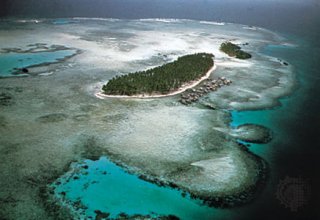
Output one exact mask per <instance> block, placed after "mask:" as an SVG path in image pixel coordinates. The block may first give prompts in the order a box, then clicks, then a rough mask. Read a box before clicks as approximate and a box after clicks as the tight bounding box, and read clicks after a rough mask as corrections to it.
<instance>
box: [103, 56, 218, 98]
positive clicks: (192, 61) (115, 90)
mask: <svg viewBox="0 0 320 220" xmlns="http://www.w3.org/2000/svg"><path fill="white" fill-rule="evenodd" d="M213 57H214V56H213V54H209V53H197V54H191V55H186V56H182V57H179V58H178V59H177V60H176V61H174V62H171V63H167V64H164V65H163V66H159V67H155V68H152V69H148V70H145V71H138V72H135V73H129V74H127V75H123V76H116V77H114V78H112V79H111V80H110V81H108V83H107V84H106V85H104V86H103V87H102V90H103V91H104V93H105V94H107V95H139V94H148V95H151V94H167V93H170V92H172V91H174V90H176V89H178V88H179V87H181V86H182V85H183V84H185V83H187V82H190V81H193V80H196V79H199V78H201V77H202V76H204V75H205V74H206V73H207V72H208V70H209V69H210V68H211V67H212V66H213Z"/></svg>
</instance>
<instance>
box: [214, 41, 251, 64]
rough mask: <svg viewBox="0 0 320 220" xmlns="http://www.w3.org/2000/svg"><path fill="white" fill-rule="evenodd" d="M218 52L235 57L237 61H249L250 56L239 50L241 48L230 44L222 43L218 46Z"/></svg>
mask: <svg viewBox="0 0 320 220" xmlns="http://www.w3.org/2000/svg"><path fill="white" fill-rule="evenodd" d="M220 50H221V51H223V52H225V53H226V54H228V55H229V56H231V57H235V58H238V59H242V60H245V59H249V58H251V54H249V53H247V52H245V51H243V50H241V47H240V46H238V45H236V44H233V43H231V42H229V41H228V42H224V43H222V44H221V45H220Z"/></svg>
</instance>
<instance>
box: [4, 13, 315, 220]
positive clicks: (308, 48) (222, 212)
mask: <svg viewBox="0 0 320 220" xmlns="http://www.w3.org/2000/svg"><path fill="white" fill-rule="evenodd" d="M297 11H299V10H294V12H292V13H296V12H297ZM319 14H320V13H319ZM160 15H161V16H162V17H170V18H172V17H174V16H175V15H174V13H169V12H167V13H162V14H161V13H160ZM289 15H291V16H290V17H291V18H292V20H291V21H290V23H289V21H288V20H287V23H285V22H284V20H281V19H280V18H279V19H274V18H273V19H271V18H270V19H269V20H268V19H264V20H261V18H258V17H260V16H258V15H256V16H257V19H255V17H251V18H249V17H245V18H243V19H242V20H241V19H239V20H237V19H238V18H234V17H232V16H229V17H228V15H223V14H221V15H220V17H219V22H221V21H222V22H223V21H228V22H230V21H231V22H234V23H243V24H248V25H252V24H254V25H257V26H262V27H266V28H268V29H271V30H272V31H275V32H277V33H279V34H280V35H282V36H284V37H285V38H287V39H289V40H290V41H291V42H293V44H294V45H296V46H295V47H292V46H281V47H277V46H274V45H268V46H266V47H265V48H263V49H262V50H261V53H264V54H267V55H271V56H274V57H277V58H280V59H283V60H286V61H288V62H289V63H290V65H292V66H293V67H294V72H295V74H296V79H297V86H296V88H295V91H294V92H293V93H292V94H290V95H289V96H286V97H283V98H281V99H280V103H279V105H278V106H275V107H273V108H271V109H260V110H255V111H231V112H230V113H231V115H232V121H231V126H237V125H241V124H245V123H254V124H259V125H263V126H265V127H267V128H269V129H271V130H272V133H273V139H272V141H271V142H270V143H267V144H250V146H249V149H250V150H251V151H252V152H254V153H255V154H257V155H259V156H260V157H262V158H263V159H265V160H266V161H267V162H268V164H269V169H270V172H269V178H268V182H267V185H266V188H265V189H264V190H263V192H262V193H261V194H260V195H259V197H258V198H256V199H255V200H254V201H252V202H251V203H250V204H247V205H244V206H241V207H238V208H232V209H210V210H207V209H208V208H207V207H203V206H200V205H199V204H198V203H197V202H195V201H190V199H189V198H188V196H187V198H183V197H182V196H181V192H178V191H175V190H172V189H166V188H161V189H157V188H156V187H155V186H154V185H152V184H149V183H144V184H145V186H144V187H147V188H149V189H150V191H151V194H152V196H153V197H155V198H163V197H164V200H162V201H168V203H169V202H172V200H171V199H170V196H173V198H175V200H174V201H176V202H177V203H181V204H185V207H182V209H181V210H178V211H176V210H170V206H167V207H166V208H164V209H167V210H166V211H164V212H163V213H164V214H167V213H168V214H175V213H172V211H173V212H177V213H179V212H181V213H182V214H186V213H187V212H186V210H185V208H186V207H190V209H189V208H188V211H189V212H192V211H193V210H194V211H195V212H196V213H198V214H199V213H202V214H203V215H202V218H201V219H319V218H320V213H319V209H318V208H317V207H318V204H319V198H320V196H319V193H320V190H319V187H318V186H320V177H319V168H320V167H319V162H318V161H319V157H320V149H319V146H320V134H319V128H320V115H319V109H320V101H319V100H320V99H319V98H318V97H317V96H318V94H320V86H319V83H320V71H319V70H320V62H319V60H320V43H319V39H320V25H319V21H320V15H318V16H315V17H312V18H310V19H304V18H300V17H299V16H295V14H290V11H289V12H288V13H287V17H289ZM118 16H119V17H121V16H125V15H121V14H120V15H119V14H118ZM188 16H189V15H188V13H186V12H185V13H184V14H183V13H182V12H181V13H179V14H178V15H177V18H181V17H183V18H189V17H188ZM197 16H199V18H200V19H201V20H212V16H211V15H209V14H206V13H203V14H202V15H197ZM284 17H286V16H284ZM146 18H148V17H146ZM266 20H267V21H269V22H267V21H266ZM280 20H281V21H280ZM259 22H260V23H259ZM56 23H57V24H64V21H63V20H57V22H56ZM7 71H8V70H7ZM86 163H88V164H90V167H91V166H92V167H94V168H95V166H98V165H95V164H94V163H102V167H103V168H107V167H108V169H110V170H106V171H107V173H108V172H111V173H112V172H115V171H116V172H118V173H121V175H129V174H127V173H126V174H124V173H122V172H123V171H121V170H118V169H119V168H117V167H116V166H114V165H112V164H110V162H108V161H107V160H106V159H105V158H101V159H100V160H99V161H98V162H92V161H86ZM103 163H105V164H103ZM100 165H101V164H100ZM100 168H101V167H100V166H98V170H97V172H98V171H100V170H99V169H100ZM92 175H95V174H94V173H93V174H92ZM106 176H107V175H106ZM286 177H289V178H292V179H299V180H301V182H300V183H299V184H300V186H303V189H304V193H305V194H304V195H303V196H302V198H300V200H299V201H300V202H301V201H302V203H301V204H302V205H301V206H300V205H298V208H297V210H292V209H291V207H292V206H294V204H293V205H292V204H290V203H286V202H284V201H282V200H281V199H279V194H281V189H283V188H281V187H282V186H283V183H286V182H285V180H286ZM92 178H94V177H92ZM120 178H121V177H120ZM128 178H129V179H131V180H132V181H133V182H135V183H136V182H137V181H141V180H139V179H138V178H137V177H135V176H130V177H128ZM80 180H81V178H80ZM80 180H78V182H75V183H79V182H80V183H81V181H82V180H81V181H80ZM287 180H288V179H287ZM114 181H118V180H114ZM70 184H73V183H70ZM299 184H298V185H299ZM66 187H69V188H70V189H71V188H72V186H71V185H67V186H66ZM74 188H76V187H74ZM299 189H300V188H298V189H293V191H292V193H291V196H292V197H290V198H293V199H296V196H298V197H299V195H300V194H299V195H297V193H299V192H298V191H299ZM279 190H280V191H279ZM127 193H128V194H129V193H133V192H127ZM157 193H161V196H160V195H155V194H157ZM162 196H163V197H162ZM300 197H301V195H300ZM75 199H76V198H75ZM298 199H299V198H298ZM88 200H90V198H88ZM116 202H119V201H114V203H115V204H116ZM283 203H284V204H283ZM115 204H113V205H114V207H116V205H115ZM132 204H134V202H132ZM163 206H164V207H165V205H163ZM139 208H141V206H139ZM142 208H143V207H142ZM157 208H158V207H157ZM91 212H92V210H91ZM142 212H143V211H142ZM132 213H133V212H132ZM208 213H209V214H208ZM89 214H92V213H89ZM200 216H201V215H200ZM182 217H184V216H182ZM197 217H199V216H197ZM197 217H193V216H192V214H188V216H187V217H185V218H183V219H197Z"/></svg>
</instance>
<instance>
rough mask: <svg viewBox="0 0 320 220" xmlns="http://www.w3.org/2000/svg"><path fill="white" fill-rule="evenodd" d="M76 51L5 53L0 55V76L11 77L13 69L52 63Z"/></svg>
mask: <svg viewBox="0 0 320 220" xmlns="http://www.w3.org/2000/svg"><path fill="white" fill-rule="evenodd" d="M75 53H76V50H71V49H70V50H58V51H53V52H36V53H5V54H0V76H3V77H6V76H12V75H13V73H14V72H15V68H24V67H28V66H33V65H39V64H43V63H54V62H57V61H59V60H60V59H64V58H65V57H68V56H71V55H73V54H75Z"/></svg>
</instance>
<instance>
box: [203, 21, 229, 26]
mask: <svg viewBox="0 0 320 220" xmlns="http://www.w3.org/2000/svg"><path fill="white" fill-rule="evenodd" d="M199 23H200V24H212V25H219V26H223V25H225V23H224V22H214V21H200V22H199Z"/></svg>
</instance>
